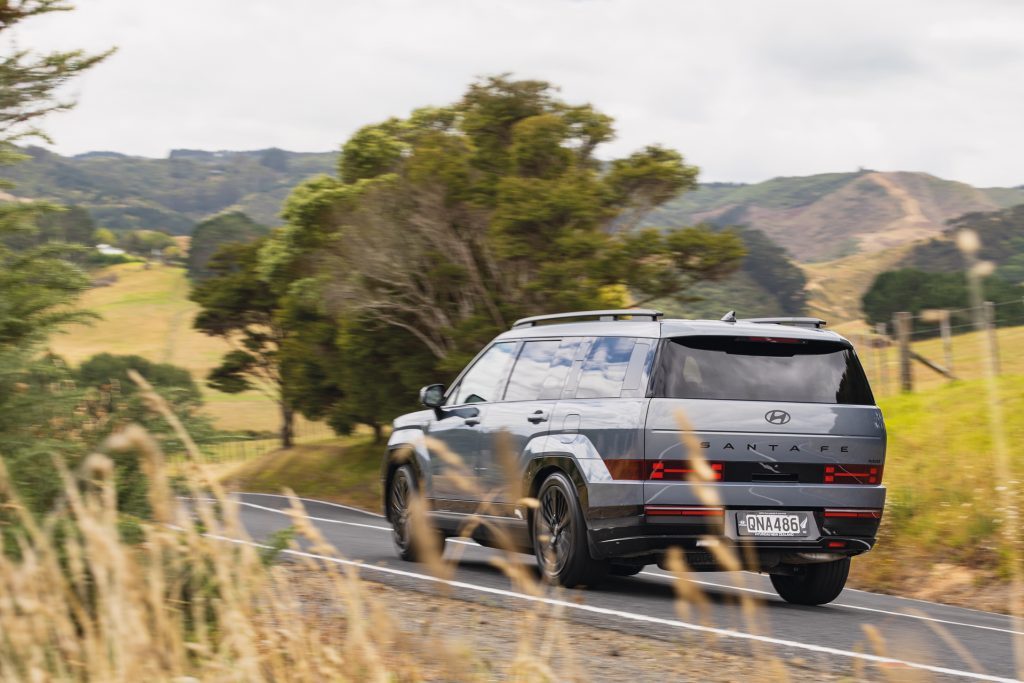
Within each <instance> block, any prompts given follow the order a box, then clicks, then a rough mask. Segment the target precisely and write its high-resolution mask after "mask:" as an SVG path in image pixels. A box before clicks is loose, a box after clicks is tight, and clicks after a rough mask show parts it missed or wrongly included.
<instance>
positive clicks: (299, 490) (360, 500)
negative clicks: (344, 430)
mask: <svg viewBox="0 0 1024 683" xmlns="http://www.w3.org/2000/svg"><path fill="white" fill-rule="evenodd" d="M383 449H384V445H383V444H378V443H374V441H373V437H372V436H366V435H356V436H351V437H341V438H337V439H329V440H325V441H322V442H319V443H310V444H297V445H295V446H293V447H292V448H283V449H277V450H274V451H271V452H269V453H267V454H266V455H263V456H261V457H259V458H256V459H254V460H249V461H247V462H244V463H242V464H240V465H238V466H237V467H235V468H232V469H230V470H228V471H226V472H225V473H224V474H223V475H222V476H221V480H222V481H224V482H225V484H227V485H228V486H229V487H230V488H232V489H236V490H239V491H249V492H252V493H281V491H282V490H284V489H285V488H286V487H287V488H291V489H292V490H293V491H295V494H296V495H298V496H301V497H304V498H317V499H320V500H329V501H334V502H338V503H345V504H347V505H355V506H356V507H361V508H364V509H367V510H376V509H378V508H379V507H380V482H379V481H378V474H379V472H380V458H381V453H382V452H383Z"/></svg>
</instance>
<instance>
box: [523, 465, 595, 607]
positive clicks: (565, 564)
mask: <svg viewBox="0 0 1024 683" xmlns="http://www.w3.org/2000/svg"><path fill="white" fill-rule="evenodd" d="M537 500H538V501H539V503H540V505H539V507H538V508H537V509H536V510H534V511H533V552H534V555H535V556H536V557H537V566H538V567H539V568H540V572H541V576H543V577H544V579H545V580H546V581H548V582H550V583H553V584H556V585H560V586H565V587H566V588H574V587H576V586H595V585H597V584H598V583H600V581H601V579H603V578H604V577H605V575H606V574H607V573H608V563H607V562H603V561H600V560H595V559H593V558H592V557H590V551H589V549H588V548H587V524H586V520H584V519H583V511H582V510H581V509H580V505H579V501H578V500H577V498H576V489H575V488H574V487H573V485H572V482H570V481H569V479H568V477H566V476H565V475H564V474H562V473H561V472H555V473H554V474H552V475H551V476H549V477H548V478H547V479H545V480H544V483H542V484H541V486H540V490H539V491H538V492H537Z"/></svg>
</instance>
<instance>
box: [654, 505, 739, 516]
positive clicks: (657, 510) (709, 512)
mask: <svg viewBox="0 0 1024 683" xmlns="http://www.w3.org/2000/svg"><path fill="white" fill-rule="evenodd" d="M644 514H645V515H651V516H655V517H722V516H723V515H725V510H724V509H723V508H716V507H703V506H698V505H645V506H644Z"/></svg>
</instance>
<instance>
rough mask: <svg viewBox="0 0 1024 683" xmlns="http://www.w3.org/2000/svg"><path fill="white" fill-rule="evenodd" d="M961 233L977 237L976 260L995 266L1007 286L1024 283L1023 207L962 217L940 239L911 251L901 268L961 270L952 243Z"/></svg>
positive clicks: (902, 262) (958, 251) (958, 254)
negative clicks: (1006, 282)
mask: <svg viewBox="0 0 1024 683" xmlns="http://www.w3.org/2000/svg"><path fill="white" fill-rule="evenodd" d="M962 229H970V230H973V231H974V232H976V233H977V235H978V239H979V241H980V242H981V248H980V250H979V251H978V258H981V259H984V260H986V261H991V262H992V263H994V264H995V265H996V268H997V269H996V274H997V275H999V276H1000V277H1002V278H1003V279H1005V280H1007V281H1008V282H1012V283H1022V282H1024V205H1021V206H1014V207H1011V208H1009V209H1004V210H1002V211H993V212H988V213H971V214H967V215H966V216H961V217H960V218H958V219H956V220H955V221H953V222H951V223H950V224H949V227H948V228H946V230H945V231H943V233H942V234H941V235H940V236H939V237H936V238H935V239H932V240H929V241H927V242H925V243H923V244H920V245H917V246H915V247H914V248H913V249H911V250H910V252H909V253H908V254H907V255H906V257H905V258H904V259H903V260H902V261H901V263H900V265H902V266H906V267H910V268H917V269H919V270H927V271H941V272H950V271H958V270H963V269H964V267H965V264H964V258H963V256H962V255H961V254H960V250H959V249H957V246H956V242H955V239H956V234H957V232H958V231H960V230H962Z"/></svg>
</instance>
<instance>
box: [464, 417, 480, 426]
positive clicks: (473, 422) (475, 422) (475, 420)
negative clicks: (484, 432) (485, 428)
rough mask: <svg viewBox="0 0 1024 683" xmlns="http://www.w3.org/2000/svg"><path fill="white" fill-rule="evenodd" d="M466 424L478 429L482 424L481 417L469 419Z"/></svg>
mask: <svg viewBox="0 0 1024 683" xmlns="http://www.w3.org/2000/svg"><path fill="white" fill-rule="evenodd" d="M465 424H466V426H467V427H476V426H477V425H478V424H480V418H479V417H467V418H466V421H465Z"/></svg>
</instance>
